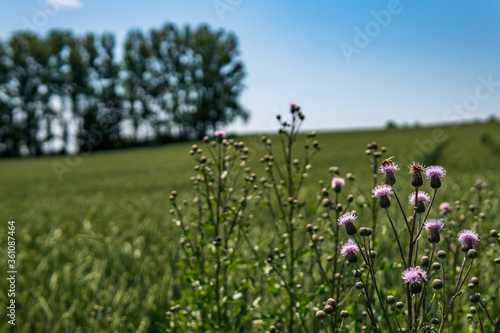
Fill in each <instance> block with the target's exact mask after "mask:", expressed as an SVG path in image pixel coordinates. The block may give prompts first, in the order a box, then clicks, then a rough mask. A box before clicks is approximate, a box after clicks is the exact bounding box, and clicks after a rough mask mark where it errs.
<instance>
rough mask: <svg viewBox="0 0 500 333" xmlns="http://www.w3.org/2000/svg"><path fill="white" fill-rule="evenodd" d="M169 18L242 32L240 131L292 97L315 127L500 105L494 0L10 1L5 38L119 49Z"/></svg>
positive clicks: (429, 119) (269, 117) (463, 115)
mask: <svg viewBox="0 0 500 333" xmlns="http://www.w3.org/2000/svg"><path fill="white" fill-rule="evenodd" d="M165 22H174V23H176V24H177V25H179V26H182V25H185V24H189V25H192V26H196V25H198V24H200V23H202V22H206V23H208V24H210V25H211V26H212V27H214V28H224V29H226V30H230V31H233V32H235V33H236V35H237V36H238V37H239V41H240V50H241V58H242V60H243V61H244V63H245V65H246V69H247V77H246V79H245V85H246V89H245V91H244V93H243V94H242V96H241V101H242V103H243V105H244V106H245V107H246V108H247V109H248V110H249V111H250V112H251V115H252V116H251V119H250V121H249V122H248V124H246V125H244V124H241V123H236V124H234V125H232V126H230V128H229V129H230V130H232V131H238V132H268V131H272V130H274V129H276V127H277V125H276V123H275V121H274V119H275V118H274V115H275V114H276V113H279V112H285V111H286V110H287V108H288V104H289V103H290V102H296V103H298V104H300V105H301V106H302V109H303V111H304V112H305V115H306V123H305V126H304V128H305V129H315V130H326V129H350V128H366V127H382V126H384V125H385V124H386V123H387V121H388V120H393V121H395V122H396V123H398V124H414V123H415V122H419V123H421V124H431V123H443V122H451V121H470V120H473V119H486V118H488V117H489V116H490V115H492V114H495V115H500V2H499V1H497V0H489V1H488V0H485V1H465V0H456V1H439V2H436V1H430V0H427V1H425V0H424V1H408V0H400V1H397V0H389V1H378V0H377V1H374V0H371V1H368V0H366V1H353V0H318V1H314V2H312V1H311V2H307V1H298V0H274V1H264V0H176V1H172V0H119V1H118V0H104V1H102V0H101V1H97V0H23V1H19V0H2V11H1V12H0V38H1V39H3V40H5V39H7V38H8V37H9V35H10V34H11V33H12V32H13V31H16V30H19V29H23V28H26V27H31V29H36V30H37V31H38V32H39V33H40V34H44V33H46V32H47V31H48V30H50V29H52V28H65V29H71V30H73V31H74V32H76V33H77V34H83V33H85V32H87V31H93V32H98V33H100V32H103V31H111V32H113V33H115V35H116V37H117V41H118V44H119V45H120V48H121V42H122V41H123V39H124V36H125V34H126V32H127V31H128V30H129V29H131V28H140V29H142V30H144V31H147V30H148V29H149V28H151V27H160V26H161V25H162V24H163V23H165ZM118 52H119V50H118Z"/></svg>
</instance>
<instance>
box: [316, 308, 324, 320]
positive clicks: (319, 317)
mask: <svg viewBox="0 0 500 333" xmlns="http://www.w3.org/2000/svg"><path fill="white" fill-rule="evenodd" d="M316 318H318V319H324V318H326V312H325V311H323V310H319V311H316Z"/></svg>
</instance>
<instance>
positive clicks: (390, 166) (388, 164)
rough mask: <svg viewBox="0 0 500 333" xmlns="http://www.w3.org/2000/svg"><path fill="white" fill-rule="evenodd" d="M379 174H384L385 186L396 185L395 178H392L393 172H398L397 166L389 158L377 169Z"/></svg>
mask: <svg viewBox="0 0 500 333" xmlns="http://www.w3.org/2000/svg"><path fill="white" fill-rule="evenodd" d="M378 170H379V171H380V172H381V173H385V183H386V184H387V185H391V186H392V185H394V184H395V183H396V177H394V171H398V170H399V166H398V165H397V164H396V163H394V162H392V161H391V159H390V158H388V159H386V160H383V161H382V165H381V166H380V168H379V169H378Z"/></svg>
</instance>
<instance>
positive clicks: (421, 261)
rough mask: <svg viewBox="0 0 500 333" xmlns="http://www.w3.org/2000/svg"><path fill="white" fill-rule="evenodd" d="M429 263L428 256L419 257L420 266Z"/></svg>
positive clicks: (425, 265) (427, 265)
mask: <svg viewBox="0 0 500 333" xmlns="http://www.w3.org/2000/svg"><path fill="white" fill-rule="evenodd" d="M429 264H430V259H429V257H428V256H422V258H420V266H422V267H429Z"/></svg>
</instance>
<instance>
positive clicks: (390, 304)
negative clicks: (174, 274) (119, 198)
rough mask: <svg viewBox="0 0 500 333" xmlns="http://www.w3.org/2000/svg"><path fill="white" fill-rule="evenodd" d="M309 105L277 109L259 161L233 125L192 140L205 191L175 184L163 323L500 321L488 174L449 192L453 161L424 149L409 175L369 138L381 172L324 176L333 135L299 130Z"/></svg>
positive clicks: (195, 326) (348, 328) (430, 325)
mask: <svg viewBox="0 0 500 333" xmlns="http://www.w3.org/2000/svg"><path fill="white" fill-rule="evenodd" d="M304 119H305V116H304V114H303V113H302V110H301V109H300V107H299V106H298V105H296V104H291V105H290V115H289V117H288V118H287V119H285V117H282V116H281V115H279V116H277V121H278V123H279V125H280V129H279V132H278V134H277V136H270V137H268V136H263V137H262V138H261V140H260V142H261V144H262V148H263V150H264V151H265V152H264V154H263V156H262V158H261V159H260V162H261V163H262V165H263V168H262V170H261V171H257V172H256V173H253V172H252V170H251V169H250V168H248V166H247V163H246V162H247V156H248V152H249V150H248V148H247V147H246V146H245V144H244V143H242V142H237V141H234V140H230V139H227V138H226V133H225V132H223V131H217V132H216V133H215V138H214V139H213V140H210V139H208V138H205V139H204V142H205V147H204V148H203V150H202V149H200V148H199V147H198V146H197V145H194V146H193V147H192V150H191V151H190V154H191V155H192V156H193V157H194V159H195V162H196V165H195V175H194V176H193V177H192V178H191V181H192V184H193V189H194V194H193V200H192V202H188V201H186V200H183V201H180V199H179V196H180V195H178V194H177V193H176V192H175V191H174V192H172V194H171V196H170V199H171V202H172V206H173V209H172V210H171V213H172V215H173V217H174V219H173V221H174V222H175V224H176V225H177V226H179V229H180V230H181V232H182V236H181V239H180V245H181V246H180V249H179V263H178V267H179V272H180V274H179V276H180V281H179V283H178V284H176V285H175V286H173V294H172V295H173V299H174V300H175V302H174V304H173V305H172V307H171V309H170V311H168V312H167V319H166V321H167V324H166V325H165V330H166V331H172V332H173V331H179V332H188V331H189V332H190V331H200V332H203V331H206V332H210V331H225V332H228V331H237V332H245V331H249V332H250V331H252V332H253V331H255V332H267V331H269V332H289V333H292V332H318V331H320V330H321V329H323V330H325V331H326V332H332V333H333V332H402V331H406V332H411V333H420V332H435V333H441V332H452V331H454V328H455V327H456V326H457V325H460V327H463V326H464V321H465V318H466V320H467V323H469V326H470V327H471V329H478V330H481V331H482V332H484V331H494V332H497V331H498V329H499V327H500V315H499V313H500V294H499V288H494V287H492V286H491V285H486V284H484V283H479V281H481V279H482V272H481V269H480V268H479V267H480V265H484V264H486V263H488V264H489V265H492V264H494V265H499V264H500V238H499V236H498V232H497V231H496V230H490V231H487V230H482V228H483V224H482V222H483V221H485V220H486V219H488V218H489V217H488V209H489V208H490V207H491V206H492V205H493V204H495V202H496V201H494V200H492V198H493V194H492V193H490V192H487V190H486V188H487V184H486V183H485V182H484V181H477V182H476V183H475V184H474V186H473V187H472V189H471V190H470V191H469V192H467V193H466V195H464V197H462V198H458V200H455V201H453V200H451V201H449V202H451V203H449V202H446V201H443V200H442V199H441V198H443V197H444V198H446V199H450V198H453V199H457V198H456V195H457V193H458V192H457V191H451V190H450V188H451V187H452V186H450V184H446V177H447V170H445V168H444V167H442V166H438V165H433V166H427V167H426V166H424V165H423V164H421V163H416V162H414V163H412V164H411V165H409V166H408V168H409V170H408V171H409V174H408V175H407V176H406V177H404V173H403V171H402V169H404V168H403V167H400V166H399V165H398V164H397V157H394V156H392V157H390V158H384V154H386V150H387V149H386V148H385V147H380V148H379V145H378V144H377V143H376V142H371V143H369V144H368V146H367V150H366V151H365V153H366V155H368V157H369V161H370V168H369V173H370V174H371V175H372V176H373V182H372V181H370V184H362V183H361V184H359V183H357V182H356V177H355V176H354V175H353V174H352V173H346V174H343V173H341V170H340V168H338V167H336V166H332V167H330V168H329V169H328V171H329V174H328V173H327V172H325V175H328V180H327V181H324V180H321V181H320V182H319V188H317V190H315V189H314V187H313V186H312V185H311V184H310V177H309V173H310V172H312V170H313V169H312V161H313V158H314V156H315V155H316V154H318V152H320V151H321V146H320V144H319V142H318V140H317V136H316V133H314V132H311V133H308V134H300V128H301V125H302V123H303V121H304ZM325 171H326V170H325ZM313 172H321V170H319V171H318V170H314V171H313ZM450 173H451V171H450ZM257 174H259V175H257ZM257 180H258V181H257ZM367 185H368V186H367ZM370 191H371V194H368V193H369V192H370ZM438 203H439V204H438ZM189 206H191V207H193V208H192V209H189V208H188V207H189ZM254 213H255V214H260V216H261V217H262V219H263V221H261V222H262V223H260V224H259V225H260V226H261V229H260V230H259V229H256V228H255V227H254V224H253V223H250V220H251V219H252V217H253V215H254ZM264 222H265V223H264ZM486 232H489V234H490V236H489V237H491V239H492V240H494V241H493V242H491V243H490V244H489V246H486V244H485V242H484V241H482V240H481V237H480V235H484V234H485V233H486ZM483 238H484V236H483ZM477 261H480V263H477ZM499 267H500V266H499ZM492 290H493V291H492ZM464 308H468V312H469V313H468V315H467V316H466V317H464V316H462V314H463V312H464Z"/></svg>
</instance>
